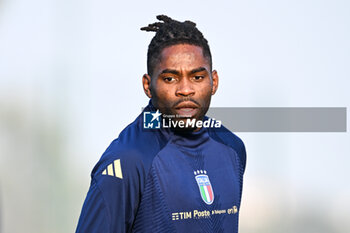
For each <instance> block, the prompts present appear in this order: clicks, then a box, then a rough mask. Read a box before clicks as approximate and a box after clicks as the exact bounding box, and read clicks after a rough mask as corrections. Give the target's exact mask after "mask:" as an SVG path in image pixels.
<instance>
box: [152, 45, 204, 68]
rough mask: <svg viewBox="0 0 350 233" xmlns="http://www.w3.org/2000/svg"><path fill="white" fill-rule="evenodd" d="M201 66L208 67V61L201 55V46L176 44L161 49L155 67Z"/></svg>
mask: <svg viewBox="0 0 350 233" xmlns="http://www.w3.org/2000/svg"><path fill="white" fill-rule="evenodd" d="M203 66H204V67H205V66H206V67H208V68H209V62H208V59H207V58H206V57H204V56H203V49H202V48H201V47H199V46H197V45H190V44H176V45H172V46H169V47H166V48H164V49H163V50H162V52H161V55H160V62H159V64H158V66H157V67H158V68H159V69H164V68H170V69H193V68H198V67H203ZM208 70H209V69H208Z"/></svg>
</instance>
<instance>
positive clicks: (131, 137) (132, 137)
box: [91, 117, 162, 182]
mask: <svg viewBox="0 0 350 233" xmlns="http://www.w3.org/2000/svg"><path fill="white" fill-rule="evenodd" d="M139 120H140V117H138V118H136V120H135V121H134V122H132V123H131V124H130V125H128V126H127V127H126V128H125V129H124V130H123V131H122V132H121V133H120V135H119V137H118V138H117V139H115V140H113V141H112V142H111V144H110V145H109V146H108V148H107V149H106V151H105V152H104V153H103V154H102V156H101V158H100V160H99V161H98V163H97V164H96V165H95V167H94V169H93V171H92V173H91V176H92V178H94V179H97V180H99V179H100V178H105V177H108V178H111V177H116V178H119V179H123V180H124V182H129V181H130V179H133V180H134V179H135V177H136V178H141V179H142V178H143V176H145V175H146V173H147V172H148V170H149V168H150V166H151V164H152V161H153V158H154V157H155V155H156V154H157V153H158V152H159V150H160V148H161V146H162V145H161V143H160V142H159V140H157V137H156V136H155V134H154V133H153V132H152V131H147V130H144V129H143V128H142V127H140V124H139V123H140V122H139Z"/></svg>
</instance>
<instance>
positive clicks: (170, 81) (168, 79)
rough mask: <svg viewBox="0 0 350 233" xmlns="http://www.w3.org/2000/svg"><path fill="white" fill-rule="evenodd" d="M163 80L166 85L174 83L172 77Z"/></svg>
mask: <svg viewBox="0 0 350 233" xmlns="http://www.w3.org/2000/svg"><path fill="white" fill-rule="evenodd" d="M163 80H164V81H165V82H167V83H172V82H174V81H175V78H174V77H164V78H163Z"/></svg>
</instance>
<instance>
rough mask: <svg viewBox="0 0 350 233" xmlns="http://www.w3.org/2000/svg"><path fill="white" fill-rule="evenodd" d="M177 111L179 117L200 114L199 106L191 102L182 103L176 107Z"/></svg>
mask: <svg viewBox="0 0 350 233" xmlns="http://www.w3.org/2000/svg"><path fill="white" fill-rule="evenodd" d="M175 111H176V114H177V115H179V116H183V117H193V116H194V115H195V114H196V113H197V112H198V105H197V104H195V103H193V102H190V101H186V102H181V103H180V104H178V105H176V107H175Z"/></svg>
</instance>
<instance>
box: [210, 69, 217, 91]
mask: <svg viewBox="0 0 350 233" xmlns="http://www.w3.org/2000/svg"><path fill="white" fill-rule="evenodd" d="M211 77H212V79H213V88H212V91H211V94H212V95H214V94H215V92H216V91H217V89H218V87H219V75H218V72H216V70H213V72H212V73H211Z"/></svg>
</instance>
